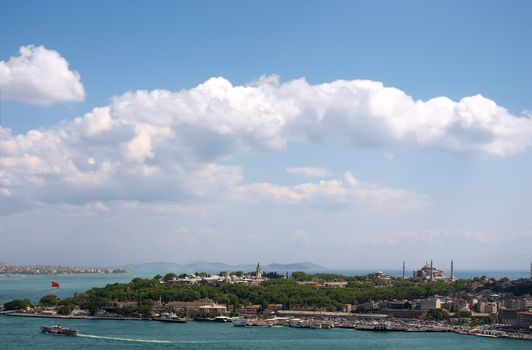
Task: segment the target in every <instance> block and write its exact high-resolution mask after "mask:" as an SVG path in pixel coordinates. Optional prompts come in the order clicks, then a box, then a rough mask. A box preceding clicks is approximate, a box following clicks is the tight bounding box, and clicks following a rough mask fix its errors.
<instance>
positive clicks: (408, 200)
mask: <svg viewBox="0 0 532 350" xmlns="http://www.w3.org/2000/svg"><path fill="white" fill-rule="evenodd" d="M236 195H237V196H240V198H244V199H245V200H251V201H253V202H255V203H260V202H263V201H269V202H276V203H284V204H309V205H311V206H315V207H320V208H324V209H330V208H336V207H338V206H346V205H351V204H359V205H364V206H368V205H379V206H380V205H393V206H396V207H423V206H426V205H429V204H430V202H431V201H430V198H429V197H427V196H425V195H421V194H416V193H413V192H409V191H406V190H402V189H394V188H388V187H383V186H377V185H372V184H368V183H364V182H361V181H359V180H357V179H356V178H355V177H354V176H353V175H352V174H351V173H350V172H347V173H345V174H344V178H343V179H333V180H321V181H319V182H317V183H312V182H308V183H302V184H299V185H296V186H280V185H276V184H271V183H252V184H246V185H240V186H238V188H237V189H236Z"/></svg>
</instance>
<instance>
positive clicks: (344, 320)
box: [2, 263, 532, 339]
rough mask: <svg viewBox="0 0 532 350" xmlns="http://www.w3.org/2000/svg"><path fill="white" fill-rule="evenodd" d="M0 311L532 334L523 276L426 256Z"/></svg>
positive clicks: (202, 280) (151, 287)
mask: <svg viewBox="0 0 532 350" xmlns="http://www.w3.org/2000/svg"><path fill="white" fill-rule="evenodd" d="M2 308H3V311H2V313H3V314H5V315H8V316H28V317H52V318H83V319H109V320H124V319H128V320H150V321H164V322H186V321H187V320H202V321H205V320H207V321H208V320H213V321H214V320H221V321H223V322H228V321H232V322H233V324H234V325H235V326H248V327H252V326H272V325H285V326H290V327H296V328H331V327H344V328H354V329H359V330H373V331H375V330H378V331H417V332H436V331H438V332H457V333H462V334H471V335H479V336H489V337H511V338H519V339H532V279H531V278H521V279H518V280H513V281H511V280H509V279H507V278H502V279H495V278H489V277H486V276H481V277H475V278H472V279H455V278H454V277H453V276H449V277H448V276H445V274H443V272H442V271H441V270H438V269H437V268H436V267H434V266H433V265H432V263H430V264H429V263H427V264H426V265H425V266H423V267H422V268H421V269H420V270H418V271H415V272H414V273H413V274H412V275H411V277H406V275H405V274H403V277H393V276H390V275H387V274H385V273H383V272H376V273H371V274H367V275H362V276H344V275H338V274H331V273H316V274H309V273H305V272H301V271H299V272H293V273H291V274H288V273H285V274H279V273H277V272H263V271H262V268H261V266H260V264H257V266H256V269H255V271H254V272H242V271H235V272H220V273H218V274H209V273H207V272H197V273H195V274H192V275H188V274H180V275H178V274H176V273H171V272H170V273H167V274H165V275H164V276H161V275H156V276H154V277H153V278H134V279H133V280H132V281H131V282H129V283H114V284H109V285H107V286H105V287H103V288H92V289H89V290H87V291H86V292H83V293H77V294H76V295H74V296H73V297H70V298H64V299H60V298H58V297H57V296H56V295H53V294H50V295H45V296H43V297H42V298H41V299H40V300H39V302H38V303H32V302H31V301H30V300H27V299H16V300H12V301H10V302H8V303H6V304H4V305H3V306H2Z"/></svg>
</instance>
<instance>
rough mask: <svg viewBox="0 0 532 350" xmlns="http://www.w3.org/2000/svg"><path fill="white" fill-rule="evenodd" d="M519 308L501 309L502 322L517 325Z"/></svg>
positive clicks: (500, 317)
mask: <svg viewBox="0 0 532 350" xmlns="http://www.w3.org/2000/svg"><path fill="white" fill-rule="evenodd" d="M517 312H518V310H517V309H500V310H499V319H500V320H501V323H502V324H508V325H512V326H517Z"/></svg>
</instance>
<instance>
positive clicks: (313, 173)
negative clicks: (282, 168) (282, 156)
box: [286, 167, 331, 177]
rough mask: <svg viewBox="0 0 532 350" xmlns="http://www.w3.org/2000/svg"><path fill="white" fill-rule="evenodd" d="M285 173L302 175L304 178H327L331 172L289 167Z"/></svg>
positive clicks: (321, 169) (320, 169) (319, 169)
mask: <svg viewBox="0 0 532 350" xmlns="http://www.w3.org/2000/svg"><path fill="white" fill-rule="evenodd" d="M286 172H287V173H289V174H292V175H302V176H305V177H327V176H329V175H331V172H330V171H329V170H328V169H325V168H314V167H291V168H286Z"/></svg>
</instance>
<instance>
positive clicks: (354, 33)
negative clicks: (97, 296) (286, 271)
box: [0, 1, 532, 275]
mask: <svg viewBox="0 0 532 350" xmlns="http://www.w3.org/2000/svg"><path fill="white" fill-rule="evenodd" d="M2 9H3V11H1V12H2V14H0V18H1V19H2V23H4V30H3V31H1V32H0V41H1V42H2V45H1V46H0V89H1V92H2V93H1V95H2V101H1V107H0V109H1V110H0V113H1V125H0V247H1V248H2V256H1V258H0V259H1V260H3V261H4V262H6V263H13V264H50V265H56V264H63V265H75V266H79V265H90V266H94V265H97V266H110V265H113V266H114V265H124V264H134V263H142V262H151V261H169V262H176V263H181V264H186V263H190V262H194V261H220V262H224V263H227V264H241V263H253V262H256V261H257V260H258V261H261V262H264V263H265V264H268V263H273V262H279V263H289V262H294V261H310V262H313V263H316V264H319V265H323V266H327V267H330V268H333V269H351V268H354V269H390V268H393V267H394V266H397V269H401V267H402V265H401V264H402V262H403V261H404V260H406V264H407V266H410V273H411V271H412V270H413V269H418V268H419V267H421V266H422V265H423V264H424V262H425V261H427V259H429V260H430V259H432V260H433V261H434V264H435V265H436V266H438V267H439V268H444V269H445V270H446V268H445V267H446V266H447V265H449V264H450V260H451V259H452V260H454V264H455V271H458V270H475V269H478V270H519V271H521V270H523V271H526V270H528V269H529V266H530V261H531V260H532V255H531V252H530V247H531V246H532V220H531V218H530V208H532V178H531V176H530V174H532V150H531V146H532V112H531V111H532V96H531V94H530V92H531V91H532V67H531V64H532V63H531V62H532V48H531V47H529V46H527V45H526V43H528V42H530V41H531V40H532V28H531V27H530V26H529V25H527V23H528V21H529V19H528V14H529V13H530V11H531V10H532V4H531V3H530V2H527V1H514V2H511V3H501V2H496V1H485V2H482V3H475V2H465V3H464V2H458V1H449V2H444V3H441V4H436V3H430V4H428V3H426V2H424V1H409V2H407V3H398V2H394V1H376V2H371V3H361V2H351V1H338V2H333V3H332V4H329V3H325V2H319V1H293V2H290V3H284V2H281V1H273V2H268V3H248V2H238V1H235V2H214V1H198V2H194V3H181V2H173V1H161V2H159V5H158V6H153V5H152V4H148V3H143V2H134V3H133V4H131V3H130V2H125V1H113V2H111V3H108V2H103V1H94V2H91V3H71V2H68V1H54V2H50V3H41V2H38V1H25V2H23V3H19V2H10V3H6V4H4V5H2ZM407 272H408V268H407ZM407 275H408V273H407Z"/></svg>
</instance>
